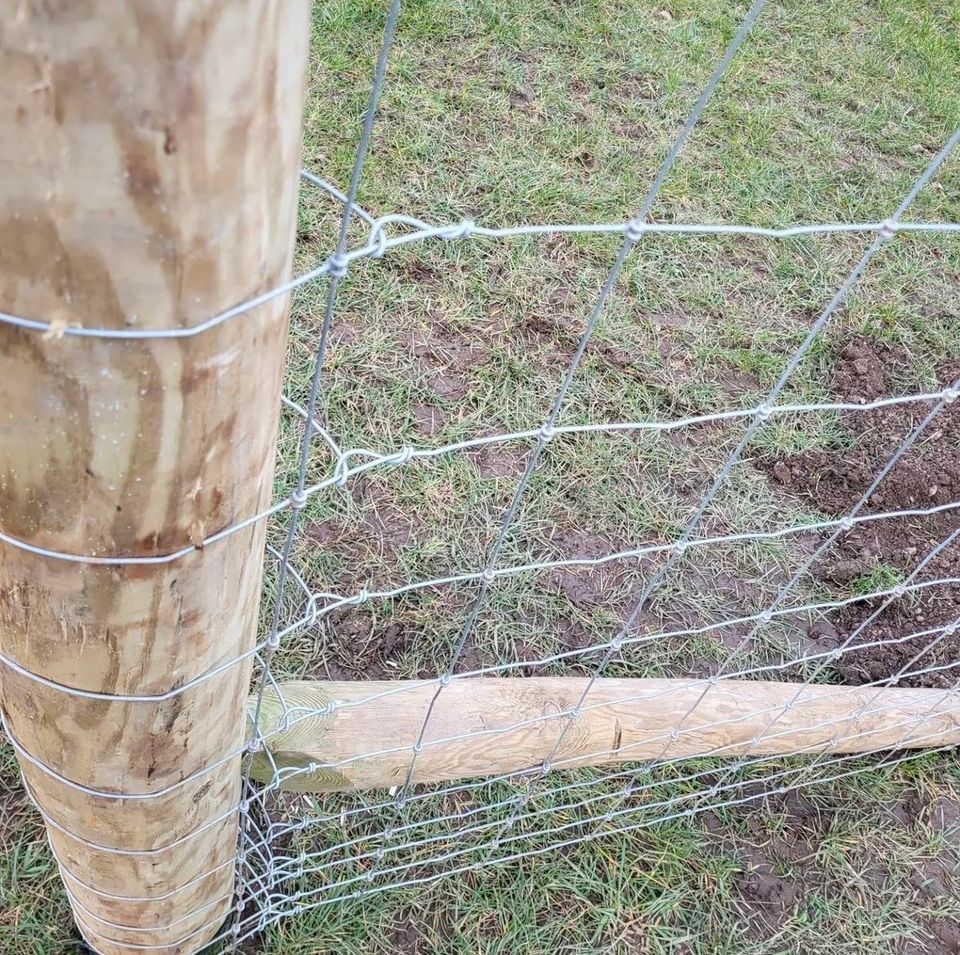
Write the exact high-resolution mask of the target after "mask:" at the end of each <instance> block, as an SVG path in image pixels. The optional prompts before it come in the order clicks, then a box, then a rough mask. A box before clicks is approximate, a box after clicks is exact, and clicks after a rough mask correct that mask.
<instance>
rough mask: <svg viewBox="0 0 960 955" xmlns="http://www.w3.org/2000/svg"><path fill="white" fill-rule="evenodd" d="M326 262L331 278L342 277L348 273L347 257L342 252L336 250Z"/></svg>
mask: <svg viewBox="0 0 960 955" xmlns="http://www.w3.org/2000/svg"><path fill="white" fill-rule="evenodd" d="M325 264H326V266H327V275H329V276H330V277H331V278H334V279H342V278H343V277H344V276H345V275H346V274H347V257H346V256H345V255H343V254H342V253H341V252H334V253H333V255H331V256H330V258H329V259H327V261H326V263H325Z"/></svg>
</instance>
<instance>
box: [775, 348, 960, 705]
mask: <svg viewBox="0 0 960 955" xmlns="http://www.w3.org/2000/svg"><path fill="white" fill-rule="evenodd" d="M903 363H904V356H903V355H901V354H899V353H898V352H896V351H895V350H893V349H891V348H888V347H887V346H884V345H881V344H877V343H875V342H870V341H868V340H865V339H858V340H855V341H853V342H851V343H850V344H848V345H847V346H846V347H845V348H844V349H843V350H842V351H841V353H840V355H839V361H838V364H837V367H836V370H835V373H834V376H833V380H832V383H831V388H832V391H833V394H834V396H835V397H836V398H837V400H841V401H845V402H856V403H866V402H869V401H873V400H876V399H879V398H883V397H887V396H889V395H891V394H893V393H896V392H899V393H902V390H901V389H894V387H893V381H892V379H893V375H894V373H895V372H896V370H897V368H898V366H901V365H903ZM958 375H960V363H958V362H954V363H951V364H948V365H944V366H942V367H941V368H940V369H938V379H939V381H940V382H941V384H942V385H944V386H946V385H948V384H950V383H952V382H953V381H954V380H955V379H956V378H957V376H958ZM931 407H932V404H931V403H928V402H924V403H922V404H921V403H915V404H911V405H899V406H892V407H887V408H881V409H877V410H873V411H864V412H852V411H851V412H845V413H843V414H842V416H841V424H842V427H843V429H844V430H845V431H846V433H847V435H848V436H849V439H850V440H849V446H838V447H836V448H833V449H830V450H827V451H816V452H810V453H806V454H798V455H793V456H791V457H786V458H781V459H779V460H775V461H767V462H763V463H762V464H761V466H762V467H764V468H765V469H767V470H768V472H769V473H770V475H771V476H772V479H773V480H774V481H776V482H777V483H778V484H780V485H781V486H782V487H783V489H784V490H786V491H787V492H789V493H790V494H793V495H796V496H797V497H799V498H801V499H802V500H805V501H808V502H809V503H810V504H812V505H814V506H815V507H816V508H817V509H818V510H820V511H823V512H826V513H827V514H829V515H831V516H834V517H842V516H844V515H845V514H847V513H849V511H850V509H851V508H852V507H853V506H854V504H856V502H857V501H858V500H859V499H860V497H861V496H862V494H863V493H864V492H865V491H866V490H867V488H868V487H869V486H870V483H871V482H872V480H873V478H874V476H875V475H876V474H877V472H878V471H879V470H880V469H881V468H882V467H883V466H884V464H885V463H886V461H887V460H888V459H889V458H890V456H891V455H892V454H893V453H894V452H895V451H896V449H897V448H898V447H899V446H900V443H901V442H902V441H903V439H904V437H905V436H906V435H907V434H908V433H909V432H910V431H911V430H912V429H913V428H914V426H915V425H916V424H917V423H919V422H920V421H921V420H922V419H923V417H924V416H925V415H926V414H927V413H928V412H929V410H930V408H931ZM958 498H960V404H956V403H955V404H953V405H949V406H947V408H945V409H944V410H943V411H942V412H941V413H940V415H939V416H938V418H937V419H936V420H935V421H934V422H933V423H932V424H931V425H930V426H928V428H927V430H926V431H925V432H924V434H923V436H922V437H921V439H920V440H919V441H918V442H917V443H916V444H915V445H914V446H913V448H911V449H910V450H909V451H908V452H907V453H906V454H905V455H904V456H903V457H902V458H901V459H900V461H899V462H898V463H897V465H896V466H895V467H894V468H893V470H892V471H891V473H890V474H889V475H887V477H886V478H885V480H884V481H883V482H882V483H881V484H880V486H879V487H878V488H877V491H876V493H874V495H873V496H872V497H871V499H870V501H869V502H868V504H867V505H866V506H865V507H864V508H863V510H862V511H861V514H877V513H882V512H885V511H893V510H904V509H909V508H929V507H933V506H936V505H939V504H944V503H947V502H950V501H955V500H957V499H958ZM957 528H960V511H946V512H943V513H941V514H938V515H934V516H929V517H919V518H918V517H910V518H906V517H905V518H891V519H887V520H883V521H872V522H867V523H864V524H860V525H858V526H856V527H854V528H852V529H851V530H850V531H849V532H846V533H844V534H842V535H841V536H840V538H839V539H838V540H837V542H836V544H835V545H834V546H833V547H832V548H831V549H830V551H829V552H828V554H827V555H825V557H824V559H823V560H822V562H821V563H820V564H819V565H818V566H816V567H815V568H814V573H815V574H816V575H817V576H818V577H820V578H821V579H822V580H823V581H825V582H827V583H829V584H832V585H835V587H836V588H837V590H838V591H839V592H840V593H841V594H842V595H843V596H846V595H849V594H851V593H856V592H857V588H858V586H859V587H864V588H865V589H866V590H871V589H886V587H888V586H890V584H882V585H881V586H880V587H876V588H875V587H871V586H869V575H870V574H871V573H874V572H876V571H878V569H880V568H887V569H888V572H889V570H893V571H894V572H895V573H896V575H897V576H898V577H899V579H901V580H903V579H905V578H906V577H907V576H908V575H910V574H911V573H912V572H913V571H914V570H915V569H916V567H917V565H918V563H919V562H920V561H921V560H922V559H923V557H924V556H925V555H926V554H927V553H928V552H929V551H930V550H931V549H932V548H933V547H935V546H936V545H937V544H938V543H939V542H940V541H942V540H944V538H946V537H947V535H949V534H950V533H951V532H952V531H954V530H956V529H957ZM942 577H960V547H958V546H957V545H956V544H951V545H950V546H949V547H947V548H946V549H944V550H943V551H942V553H940V554H939V555H938V556H937V557H936V558H934V559H933V560H932V561H930V563H929V564H927V565H926V566H925V567H924V569H923V570H922V571H920V572H919V574H918V575H917V576H916V577H914V578H913V581H912V583H918V582H921V581H924V580H934V579H937V578H942ZM882 603H883V600H882V599H879V598H878V599H875V600H867V601H862V602H858V603H856V604H852V605H850V606H849V607H846V608H844V609H842V610H841V611H839V612H838V613H837V614H836V615H835V616H834V617H833V618H832V620H833V624H834V625H835V627H836V629H837V634H838V638H839V641H840V643H841V644H842V643H843V642H844V641H846V640H847V639H849V638H850V637H851V636H852V635H853V634H854V633H856V631H857V629H858V628H859V627H860V626H861V625H862V624H864V623H865V622H866V621H867V620H868V618H869V617H870V616H871V615H872V614H874V613H875V612H877V611H878V610H879V608H880V606H881V605H882ZM957 619H960V588H958V587H956V586H952V585H942V586H934V587H930V588H928V589H924V590H922V591H919V592H916V593H914V594H909V595H906V596H905V597H902V598H900V599H896V600H894V601H893V602H892V603H891V604H890V605H889V606H888V607H886V608H885V609H883V610H882V611H881V612H880V613H879V614H878V616H877V617H876V619H875V620H872V621H870V622H869V623H867V624H866V626H865V627H864V629H863V630H862V631H861V632H860V633H859V634H857V636H856V637H854V640H853V644H852V645H853V646H860V645H861V644H865V643H872V642H874V641H878V640H893V639H896V638H901V637H904V636H906V635H907V634H910V633H913V632H916V631H920V630H926V629H930V628H934V627H943V626H946V625H949V624H951V623H953V622H954V621H956V620H957ZM918 654H920V656H919V657H917V659H916V661H915V662H911V661H913V660H914V657H916V656H917V655H918ZM958 661H960V632H958V633H957V634H954V635H950V636H946V637H942V638H941V637H940V636H939V635H938V634H933V635H928V636H923V637H915V638H912V639H910V640H906V641H904V642H902V643H895V644H894V643H888V644H887V645H885V646H882V647H872V648H865V649H863V650H854V651H853V652H850V653H847V654H845V655H844V656H843V658H842V659H841V660H840V661H839V662H838V664H837V670H838V671H839V673H840V675H841V676H842V678H843V679H844V680H845V682H847V683H850V684H861V683H866V682H870V681H873V680H881V679H886V678H888V677H891V676H893V675H894V674H897V673H898V672H899V671H900V670H901V668H904V667H906V670H907V672H913V671H917V670H922V669H926V668H929V667H936V666H940V665H943V666H947V667H948V665H949V664H951V663H958V665H960V662H958ZM956 678H957V670H956V669H951V668H945V669H940V670H936V671H934V672H928V673H916V674H915V675H913V676H905V677H904V678H902V679H901V680H900V682H901V683H903V684H904V685H908V686H933V687H941V686H949V685H952V684H953V683H954V681H955V680H956Z"/></svg>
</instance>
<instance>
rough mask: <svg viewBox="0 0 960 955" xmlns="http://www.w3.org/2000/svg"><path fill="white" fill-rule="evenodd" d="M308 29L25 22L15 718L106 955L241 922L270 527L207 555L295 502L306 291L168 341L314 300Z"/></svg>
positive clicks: (1, 110) (8, 684) (0, 643)
mask: <svg viewBox="0 0 960 955" xmlns="http://www.w3.org/2000/svg"><path fill="white" fill-rule="evenodd" d="M308 11H309V5H308V3H307V0H232V2H230V3H228V4H224V3H219V2H214V0H168V2H165V3H162V4H157V3H154V2H152V0H84V2H80V3H71V4H25V3H22V2H18V0H0V22H2V23H3V28H2V32H0V46H2V50H0V78H2V84H3V88H4V90H5V91H6V93H5V96H4V99H3V103H2V105H0V123H2V129H3V135H2V137H0V158H2V162H0V209H2V223H3V226H2V227H3V237H2V241H0V309H3V310H4V311H5V312H9V313H13V314H16V315H22V316H26V317H27V318H29V319H35V320H38V321H42V322H45V323H47V325H48V327H47V329H46V332H43V333H41V332H40V331H38V330H36V329H33V328H29V327H27V328H24V327H15V326H13V325H11V324H3V325H2V326H0V407H2V408H3V410H4V417H3V426H2V428H0V529H2V530H3V532H4V533H5V534H6V535H9V537H10V538H16V539H17V540H19V541H21V542H23V544H24V545H25V546H11V545H10V544H0V650H2V652H3V655H4V657H5V658H6V659H7V660H9V661H12V662H13V663H15V664H16V666H13V665H10V664H7V665H3V666H0V675H2V715H3V721H4V724H5V728H6V730H7V733H8V735H9V737H10V739H11V741H12V743H13V745H14V748H15V749H16V751H17V754H18V756H19V759H20V765H21V768H22V771H23V775H24V779H25V782H26V784H27V787H28V789H29V791H30V793H31V795H32V797H33V799H34V801H35V802H36V803H37V805H38V807H39V808H40V810H41V811H42V813H43V815H44V819H45V821H46V824H47V831H48V834H49V837H50V842H51V844H52V847H53V850H54V852H55V854H56V856H57V859H58V862H59V864H60V868H61V872H62V873H63V877H64V882H65V885H66V887H67V890H68V892H69V895H70V898H71V902H72V905H73V911H74V916H75V918H76V921H77V923H78V925H79V926H80V929H81V931H82V933H83V935H84V937H85V938H86V939H87V941H88V942H89V943H90V945H91V946H92V947H93V948H94V949H95V950H96V951H98V952H102V953H107V955H120V953H130V952H140V951H145V950H147V951H152V952H159V953H162V955H174V953H188V952H193V951H196V950H197V949H199V948H201V947H202V946H203V945H204V944H205V943H206V942H207V941H208V940H209V939H210V938H212V937H213V936H214V935H216V933H217V931H218V930H219V928H220V926H221V924H222V922H223V919H224V918H225V916H226V915H227V914H228V912H229V911H230V906H231V903H232V896H233V890H234V868H235V857H236V839H237V811H238V806H239V800H240V778H241V776H240V762H241V751H242V748H243V738H244V729H245V727H244V701H245V699H246V695H247V688H248V682H249V673H250V664H251V661H252V648H253V646H254V641H255V636H256V623H257V612H258V604H259V599H260V589H261V588H260V584H261V564H262V554H263V535H264V526H263V522H259V523H257V524H255V525H251V526H248V527H246V528H245V529H243V530H241V531H240V532H238V533H234V534H232V535H231V536H230V537H229V538H227V539H225V540H223V541H220V542H219V543H218V544H217V545H216V546H211V547H208V548H206V549H202V543H203V541H204V539H205V538H207V537H209V536H210V535H211V534H214V533H215V532H216V531H218V530H219V529H221V528H225V527H228V526H230V525H232V524H234V523H236V522H237V521H239V520H241V519H243V518H246V517H248V516H249V515H250V514H253V513H256V512H258V511H259V510H261V509H262V508H263V507H264V506H265V505H266V504H267V503H268V502H269V500H270V493H271V489H272V474H273V461H274V450H275V445H276V430H277V415H278V405H279V396H280V381H281V374H282V368H283V363H284V357H285V341H286V325H287V315H288V307H289V296H278V297H275V298H273V299H272V300H270V301H269V302H266V303H264V304H262V305H260V306H259V307H257V308H254V309H250V310H248V311H246V312H245V314H243V315H242V316H240V317H238V318H237V319H236V320H235V321H231V322H228V323H224V324H222V325H218V326H216V327H213V328H211V329H209V330H207V331H204V332H203V333H202V334H197V335H192V336H178V337H172V338H171V337H169V336H166V337H165V336H164V334H163V333H164V332H167V333H169V331H170V330H171V329H174V330H176V329H186V328H190V327H192V326H195V325H198V324H200V323H202V322H203V321H204V320H206V319H208V318H209V316H211V315H214V314H217V313H218V312H221V311H223V310H224V309H227V308H230V307H232V306H234V305H236V304H238V303H240V302H244V301H247V300H249V299H251V298H254V297H255V296H257V295H259V294H260V293H262V292H265V291H268V290H270V289H273V288H275V287H276V286H278V285H280V284H282V283H283V282H284V281H286V279H287V278H288V276H289V273H290V268H291V260H292V245H293V236H294V226H295V221H296V205H297V168H298V163H299V151H300V138H301V111H302V104H303V94H304V77H305V66H306V55H307V43H308V38H309V23H308ZM77 327H96V328H101V329H106V330H107V331H106V334H104V335H101V336H99V337H83V336H82V335H76V334H73V333H72V332H74V331H75V330H76V328H77ZM131 331H135V332H136V333H137V335H136V336H135V337H133V338H132V339H131V338H130V337H124V334H125V333H130V332H131ZM31 548H33V549H32V550H31ZM184 549H186V550H187V553H185V554H184V555H181V556H179V557H178V558H177V559H175V560H168V561H157V562H151V561H150V558H162V557H164V556H165V555H170V554H172V553H174V552H177V551H180V550H184ZM49 552H54V555H53V556H51V553H49ZM217 668H219V670H218V672H216V673H215V675H213V676H211V677H210V678H209V679H206V680H200V681H197V678H198V677H200V676H202V675H203V674H205V673H209V672H210V671H211V670H216V669H217ZM36 677H39V679H37V678H36ZM186 684H190V685H189V687H186V688H184V689H183V690H182V691H180V690H179V688H181V687H185V685H186Z"/></svg>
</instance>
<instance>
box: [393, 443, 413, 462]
mask: <svg viewBox="0 0 960 955" xmlns="http://www.w3.org/2000/svg"><path fill="white" fill-rule="evenodd" d="M413 454H414V452H413V448H411V447H410V445H409V444H405V445H404V446H403V447H402V448H401V449H400V450H399V451H398V452H397V453H396V454H392V455H390V463H391V464H409V463H410V461H412V460H413Z"/></svg>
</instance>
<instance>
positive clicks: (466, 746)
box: [255, 677, 960, 792]
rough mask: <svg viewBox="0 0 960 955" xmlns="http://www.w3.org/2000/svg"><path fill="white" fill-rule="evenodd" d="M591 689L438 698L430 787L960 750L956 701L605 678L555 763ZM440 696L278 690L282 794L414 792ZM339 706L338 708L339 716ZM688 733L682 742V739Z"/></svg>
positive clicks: (261, 770)
mask: <svg viewBox="0 0 960 955" xmlns="http://www.w3.org/2000/svg"><path fill="white" fill-rule="evenodd" d="M586 684H587V680H586V679H584V678H577V677H529V678H502V679H474V678H471V679H463V680H453V681H452V682H450V684H449V685H448V686H447V687H446V688H445V689H444V691H443V692H442V693H441V694H440V695H439V696H438V697H437V701H436V704H435V707H434V711H433V713H432V715H431V719H430V724H429V727H430V731H429V735H428V736H427V737H426V739H425V740H424V743H423V749H422V751H421V752H420V754H419V756H418V757H417V763H416V778H415V780H414V782H417V783H434V782H446V781H450V780H456V779H463V778H469V777H482V776H495V775H501V774H506V773H512V772H518V773H519V772H523V771H526V770H529V769H530V768H534V769H535V768H537V767H538V766H539V765H540V764H542V763H543V761H544V760H546V759H548V758H551V759H552V761H553V762H554V763H555V764H557V765H558V766H562V767H572V766H608V765H611V764H617V763H625V762H630V761H634V760H647V759H658V758H661V757H662V758H665V759H674V758H678V757H690V758H693V757H697V756H707V755H719V756H737V755H740V754H742V753H746V752H750V753H751V754H753V755H757V756H763V755H772V754H783V755H787V754H794V753H816V752H827V753H862V752H869V751H873V750H877V749H883V748H886V747H898V748H905V749H906V748H918V747H928V746H929V747H933V746H944V745H948V744H954V743H956V744H960V697H958V695H957V694H955V693H950V692H948V691H945V690H931V689H901V688H895V687H893V688H891V687H884V688H878V687H846V686H821V685H813V686H803V685H802V684H796V683H779V682H772V681H755V680H720V681H718V682H717V683H716V685H714V686H709V687H708V686H707V685H706V684H705V683H704V681H702V680H658V679H599V680H596V681H595V682H594V684H593V687H592V689H591V691H590V695H589V697H588V698H587V702H586V704H585V705H584V707H583V710H582V712H581V713H580V715H579V716H578V717H577V718H576V719H575V720H574V721H573V722H572V724H571V729H570V731H569V732H567V734H566V735H565V736H564V739H563V742H562V745H561V747H560V749H559V750H558V752H557V753H556V754H555V755H554V754H553V750H554V747H555V745H556V742H557V739H558V736H559V733H560V729H561V726H562V725H563V722H562V720H561V719H558V716H561V717H562V716H564V715H565V714H568V713H570V712H571V711H572V710H573V708H574V707H575V706H576V705H577V702H578V700H579V699H580V695H581V693H582V692H583V690H584V687H585V686H586ZM436 689H437V683H436V681H435V680H430V681H416V680H409V681H403V680H398V681H371V682H360V683H336V682H306V681H305V682H292V683H283V684H280V685H279V686H278V687H277V688H276V689H271V690H270V691H269V693H268V694H267V697H266V699H265V701H264V706H263V708H262V710H261V714H260V716H261V719H260V728H261V731H262V732H263V734H264V736H265V737H266V738H267V748H268V749H269V751H270V756H271V757H272V760H273V763H272V764H271V762H270V759H268V758H267V757H266V756H264V755H261V756H260V757H259V759H258V761H257V763H256V766H255V772H256V774H257V776H258V777H259V778H260V779H262V780H265V781H266V780H270V779H271V778H272V777H273V765H276V766H277V767H278V768H279V769H281V770H282V771H283V772H282V776H281V779H280V788H283V789H288V790H295V791H299V792H322V791H338V790H348V789H367V788H375V787H386V786H396V785H401V784H403V782H404V781H405V780H406V776H407V772H408V769H409V766H410V756H411V750H412V747H413V745H414V744H415V743H416V742H417V739H418V736H419V734H420V729H421V726H422V725H423V720H424V716H425V714H426V711H427V708H428V706H429V705H430V701H431V700H432V699H433V697H434V694H435V692H436ZM331 704H332V706H331ZM674 731H677V733H676V737H675V738H673V733H674Z"/></svg>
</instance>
